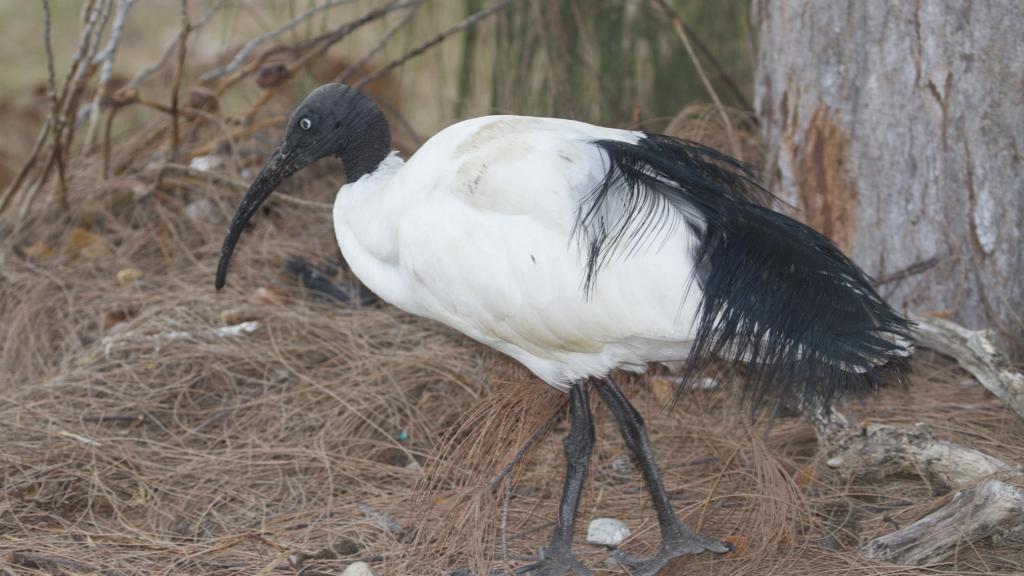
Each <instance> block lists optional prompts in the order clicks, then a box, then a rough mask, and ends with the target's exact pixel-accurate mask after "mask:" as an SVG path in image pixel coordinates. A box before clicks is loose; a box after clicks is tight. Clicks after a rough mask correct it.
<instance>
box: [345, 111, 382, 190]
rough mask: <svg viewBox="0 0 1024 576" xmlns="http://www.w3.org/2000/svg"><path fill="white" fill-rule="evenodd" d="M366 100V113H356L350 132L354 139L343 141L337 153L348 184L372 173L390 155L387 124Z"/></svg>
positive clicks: (379, 112)
mask: <svg viewBox="0 0 1024 576" xmlns="http://www.w3.org/2000/svg"><path fill="white" fill-rule="evenodd" d="M366 100H367V102H368V103H369V105H368V106H367V107H366V109H365V112H362V113H361V114H359V118H358V119H357V128H356V129H355V130H352V131H351V132H350V133H351V134H354V136H352V137H350V138H349V139H348V140H347V141H345V142H344V143H343V144H342V146H341V148H340V150H339V152H338V157H339V158H341V161H342V163H343V164H344V165H345V179H346V180H347V181H348V182H355V181H357V180H359V179H360V178H362V177H363V176H366V175H367V174H372V173H373V172H374V171H375V170H377V167H378V166H380V164H381V162H382V161H383V160H384V159H385V158H387V156H388V154H390V153H391V130H390V129H389V128H388V121H387V119H386V118H385V117H384V114H383V113H381V111H380V109H379V108H377V106H376V104H373V102H372V101H371V100H370V99H369V98H367V99H366Z"/></svg>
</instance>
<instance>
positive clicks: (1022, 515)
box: [811, 409, 1024, 566]
mask: <svg viewBox="0 0 1024 576" xmlns="http://www.w3.org/2000/svg"><path fill="white" fill-rule="evenodd" d="M811 419H812V421H813V422H814V424H815V426H816V429H817V432H818V437H819V441H820V442H821V444H822V445H823V446H826V447H827V450H828V455H829V456H830V457H829V460H828V465H829V466H830V467H832V468H839V467H848V468H849V469H855V470H863V471H868V470H870V471H871V472H872V473H877V474H881V475H885V474H889V473H893V472H897V471H904V472H911V473H917V474H919V475H921V476H922V477H923V478H925V479H926V480H927V481H929V482H931V483H932V484H933V485H938V486H941V487H944V488H953V489H955V488H958V487H961V486H965V485H967V486H969V487H968V488H964V489H962V490H959V491H957V492H955V493H954V494H953V496H952V498H951V499H950V500H949V502H948V503H946V504H944V505H942V507H940V508H938V509H937V510H935V511H933V512H931V513H929V514H928V515H926V516H924V517H923V518H920V519H919V520H917V521H915V522H913V523H912V524H910V525H908V526H905V527H903V528H900V529H898V530H896V531H894V532H891V533H889V534H886V535H884V536H879V537H877V538H874V539H872V540H870V541H868V542H867V543H866V544H864V545H863V546H862V547H861V553H862V554H863V555H864V556H865V557H866V558H868V559H871V560H876V561H884V562H892V563H894V564H904V565H918V566H919V565H924V564H928V563H931V562H935V561H938V560H941V559H942V558H944V557H945V556H947V555H949V554H950V553H952V552H954V551H955V550H956V549H957V548H958V547H959V546H961V545H964V544H968V545H969V544H972V543H974V542H977V541H978V540H982V539H984V538H988V537H990V536H992V537H995V538H997V539H1002V540H1006V541H1013V540H1015V539H1018V538H1020V537H1021V536H1024V490H1022V489H1021V488H1019V487H1017V486H1014V485H1012V484H1010V483H1008V482H1004V481H1002V480H999V479H995V478H992V477H993V476H994V475H1001V476H1004V477H1005V479H1006V480H1009V479H1011V478H1012V479H1014V480H1015V481H1017V483H1020V482H1021V481H1024V475H1022V474H1021V470H1020V469H1019V468H1018V467H1015V466H1012V465H1010V464H1007V463H1006V462H1003V461H1002V460H1000V459H998V458H995V457H993V456H990V455H988V454H985V453H984V452H980V451H978V450H975V449H973V448H968V447H966V446H961V445H959V444H956V443H953V442H947V441H945V440H939V439H937V438H935V437H933V436H932V435H931V433H929V432H928V430H927V429H926V428H925V426H924V425H923V424H920V423H919V424H917V425H915V426H914V427H913V428H901V427H898V426H888V425H868V426H866V427H861V425H860V424H857V423H856V422H854V421H852V420H851V419H849V418H847V417H845V416H843V415H842V414H841V413H839V412H837V411H835V410H834V409H833V410H832V412H831V414H830V415H829V417H828V418H820V417H818V418H815V417H812V418H811ZM986 478H989V479H987V480H986ZM979 481H980V483H978V484H976V485H974V486H970V484H972V483H975V482H979ZM1015 535H1016V536H1015Z"/></svg>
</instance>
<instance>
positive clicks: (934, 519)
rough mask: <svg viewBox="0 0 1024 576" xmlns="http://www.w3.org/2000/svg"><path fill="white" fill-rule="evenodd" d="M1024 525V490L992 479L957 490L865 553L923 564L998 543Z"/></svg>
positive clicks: (867, 546) (874, 557) (866, 547)
mask: <svg viewBox="0 0 1024 576" xmlns="http://www.w3.org/2000/svg"><path fill="white" fill-rule="evenodd" d="M1022 529H1024V490H1021V489H1020V488H1018V487H1016V486H1013V485H1012V484H1010V483H1007V482H1002V481H1000V480H989V481H987V482H984V483H982V484H979V485H977V486H974V487H971V488H968V489H966V490H961V491H958V492H956V493H955V494H953V497H952V498H951V499H950V501H949V503H948V504H946V505H945V506H943V507H941V508H939V509H938V510H936V511H934V512H932V513H931V514H928V515H927V516H925V517H924V518H921V519H920V520H918V521H916V522H914V523H913V524H910V525H909V526H907V527H905V528H903V529H900V530H896V531H895V532H891V533H889V534H886V535H884V536H879V537H878V538H875V539H873V540H871V541H870V542H868V543H867V544H865V545H864V546H863V548H861V552H862V553H863V554H864V556H866V557H867V558H869V559H871V560H881V561H883V562H892V563H895V564H903V565H908V564H909V565H913V566H923V565H925V564H931V563H934V562H938V561H940V560H942V559H943V558H944V557H946V556H948V555H949V554H950V553H952V552H954V551H955V550H956V548H957V547H958V545H960V544H961V543H966V544H967V545H970V544H972V543H974V542H977V541H978V540H981V539H983V538H988V537H992V539H993V541H997V540H999V539H1000V538H1003V537H1007V536H1009V538H1007V539H1012V538H1013V536H1012V535H1013V534H1014V533H1019V532H1020V531H1021V530H1022Z"/></svg>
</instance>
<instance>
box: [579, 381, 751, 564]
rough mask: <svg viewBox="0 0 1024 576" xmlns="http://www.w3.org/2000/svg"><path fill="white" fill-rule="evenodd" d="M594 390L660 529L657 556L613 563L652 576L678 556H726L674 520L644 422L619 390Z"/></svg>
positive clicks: (718, 544)
mask: <svg viewBox="0 0 1024 576" xmlns="http://www.w3.org/2000/svg"><path fill="white" fill-rule="evenodd" d="M594 387H595V388H596V389H597V391H598V393H599V394H600V395H601V398H603V399H604V401H605V403H606V404H608V408H609V409H610V410H611V412H612V414H613V415H615V419H616V420H618V422H619V430H620V431H621V432H622V438H623V439H624V440H625V441H626V446H628V447H629V449H630V450H632V451H633V454H635V455H636V457H637V460H639V462H640V470H641V472H642V473H643V476H644V482H645V484H646V485H647V491H648V492H650V494H651V501H652V502H653V504H654V510H655V511H656V512H657V514H658V525H659V526H660V528H661V548H660V549H659V550H658V553H657V554H655V555H654V556H652V557H650V558H645V559H638V558H632V557H629V556H626V555H625V554H624V553H622V552H621V551H618V552H617V553H616V559H617V560H619V561H621V562H623V563H625V564H627V565H629V566H630V567H632V568H633V571H632V574H633V575H634V576H653V575H654V574H657V573H658V571H659V570H661V568H662V567H663V566H665V564H667V563H668V561H669V560H671V559H673V558H676V557H678V556H683V555H685V554H700V553H701V552H704V551H705V550H708V551H711V552H719V553H721V552H728V551H729V550H730V549H731V548H730V547H729V545H728V544H726V543H725V542H722V541H720V540H715V539H714V538H707V537H705V536H701V535H699V534H696V533H694V531H693V530H691V529H690V528H689V527H688V526H687V525H686V524H683V522H682V521H680V520H679V517H678V516H676V513H675V510H673V509H672V503H671V501H670V500H669V498H668V494H667V493H666V492H665V486H664V485H663V484H662V483H661V475H660V474H659V473H658V466H657V464H656V463H655V462H654V454H653V453H652V451H651V442H650V440H649V439H648V437H647V430H646V428H645V427H644V420H643V418H642V417H641V416H640V413H639V412H637V411H636V409H635V408H633V405H632V404H630V403H629V400H627V399H626V397H625V396H624V395H623V394H622V390H620V389H619V387H618V386H617V385H616V384H615V382H613V381H612V380H611V379H610V378H602V379H595V380H594Z"/></svg>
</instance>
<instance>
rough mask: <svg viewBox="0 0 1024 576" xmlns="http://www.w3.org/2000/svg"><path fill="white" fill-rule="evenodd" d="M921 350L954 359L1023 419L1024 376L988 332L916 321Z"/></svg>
mask: <svg viewBox="0 0 1024 576" xmlns="http://www.w3.org/2000/svg"><path fill="white" fill-rule="evenodd" d="M913 320H914V324H916V327H915V328H916V334H915V335H916V336H917V338H918V342H919V344H920V345H921V346H923V347H925V348H931V349H932V350H935V351H936V352H939V353H940V354H945V355H946V356H951V357H952V358H953V359H955V360H956V361H957V364H959V365H960V367H961V368H963V369H964V370H966V371H967V372H969V373H970V374H971V375H972V376H974V378H975V379H976V380H977V381H978V382H979V383H981V385H982V386H984V387H985V388H986V389H988V391H989V392H991V393H993V394H995V395H996V397H998V398H999V399H1000V400H1002V401H1003V402H1006V405H1007V406H1009V407H1010V409H1011V410H1013V411H1014V412H1016V413H1017V415H1018V416H1020V417H1021V418H1024V374H1021V373H1020V372H1017V371H1015V370H1014V369H1013V366H1012V365H1011V364H1010V361H1009V360H1008V359H1007V358H1006V356H1005V355H1004V354H1003V353H1002V352H1000V351H999V349H998V348H997V347H996V345H995V343H994V338H993V337H992V334H991V333H989V332H988V331H987V330H970V329H968V328H965V327H963V326H961V325H959V324H957V323H955V322H951V321H949V320H943V319H941V318H920V317H917V318H914V319H913Z"/></svg>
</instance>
